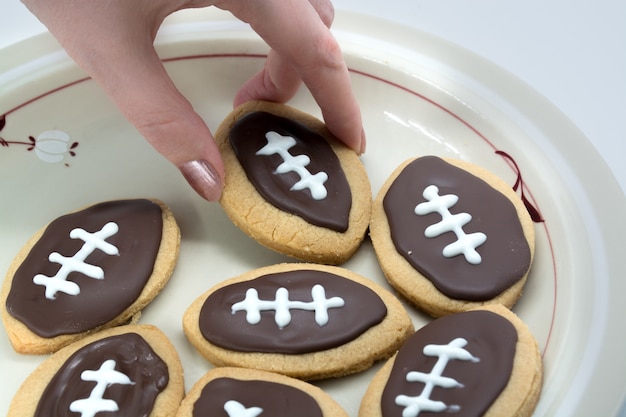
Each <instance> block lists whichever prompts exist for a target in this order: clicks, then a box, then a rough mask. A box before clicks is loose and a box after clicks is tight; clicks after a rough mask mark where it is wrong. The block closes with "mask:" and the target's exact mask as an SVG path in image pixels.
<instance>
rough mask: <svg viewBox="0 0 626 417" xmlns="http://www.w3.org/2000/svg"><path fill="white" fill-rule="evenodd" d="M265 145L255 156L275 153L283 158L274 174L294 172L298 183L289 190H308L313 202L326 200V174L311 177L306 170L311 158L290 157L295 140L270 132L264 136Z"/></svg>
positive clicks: (304, 156)
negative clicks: (298, 178)
mask: <svg viewBox="0 0 626 417" xmlns="http://www.w3.org/2000/svg"><path fill="white" fill-rule="evenodd" d="M265 138H266V139H267V145H265V146H264V147H262V148H261V149H259V150H258V151H257V153H256V155H273V154H275V153H277V154H278V155H280V156H281V158H283V161H284V162H283V163H282V164H280V165H279V166H278V168H276V171H275V173H276V174H285V173H287V172H295V173H297V174H298V175H299V176H300V181H298V182H297V183H295V184H294V185H293V186H292V187H291V190H296V191H299V190H304V189H305V188H308V189H309V190H310V191H311V196H312V197H313V199H314V200H323V199H325V198H326V195H327V194H328V191H327V190H326V187H325V186H324V183H325V182H326V181H327V180H328V174H326V173H325V172H324V171H320V172H318V173H317V174H315V175H313V174H311V173H310V172H309V170H308V169H306V166H307V165H309V163H311V158H309V157H308V156H306V155H298V156H292V155H291V154H290V153H289V149H290V148H291V147H292V146H294V145H295V144H296V140H295V139H294V138H292V137H291V136H283V135H281V134H278V133H276V132H273V131H270V132H267V133H266V134H265Z"/></svg>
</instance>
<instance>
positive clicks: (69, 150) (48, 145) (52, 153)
mask: <svg viewBox="0 0 626 417" xmlns="http://www.w3.org/2000/svg"><path fill="white" fill-rule="evenodd" d="M5 126H6V115H5V116H0V131H2V129H4V127H5ZM11 145H23V146H27V148H26V150H27V151H33V150H34V151H35V155H37V157H38V158H39V159H40V160H42V161H44V162H47V163H50V164H56V163H59V162H62V161H63V160H65V158H66V156H67V155H69V156H72V157H73V156H76V152H75V151H74V149H76V147H78V142H76V141H74V142H72V141H71V138H70V135H68V134H67V133H66V132H64V131H62V130H56V129H55V130H46V131H45V132H42V133H40V134H39V135H38V136H37V137H34V136H28V141H12V140H6V139H4V138H2V137H0V146H3V147H9V146H11ZM65 165H66V166H68V164H65Z"/></svg>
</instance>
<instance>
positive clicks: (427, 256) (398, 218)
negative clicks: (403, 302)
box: [383, 156, 531, 301]
mask: <svg viewBox="0 0 626 417" xmlns="http://www.w3.org/2000/svg"><path fill="white" fill-rule="evenodd" d="M429 185H436V186H437V187H438V188H439V195H440V196H443V195H446V194H455V195H457V196H458V197H459V200H458V202H457V203H456V204H455V205H454V206H452V207H451V208H450V212H451V213H453V214H456V213H461V212H465V213H469V214H470V215H471V216H472V220H471V221H470V222H469V223H467V224H466V225H465V226H464V227H463V230H464V231H465V232H466V233H468V234H469V233H473V232H482V233H485V234H486V235H487V240H486V242H485V243H483V244H482V245H481V246H479V247H478V248H477V251H478V253H479V254H480V255H481V257H482V262H481V263H480V264H478V265H472V264H469V263H468V262H467V261H466V260H465V258H464V257H463V256H462V255H461V256H455V257H452V258H445V257H443V255H442V251H443V248H444V247H445V246H446V245H448V244H449V243H452V242H454V241H455V240H456V236H455V234H454V233H451V232H448V233H444V234H442V235H440V236H439V237H436V238H427V237H425V236H424V230H425V229H426V228H427V227H428V226H430V225H432V224H435V223H437V222H439V221H440V220H441V215H439V214H438V213H431V214H426V215H416V214H415V212H414V209H415V207H416V206H417V205H418V204H420V203H422V202H424V201H426V199H425V198H424V197H423V196H422V193H423V191H424V189H425V188H426V187H428V186H429ZM383 205H384V209H385V213H386V215H387V219H388V221H389V226H390V229H391V238H392V240H393V243H394V245H395V247H396V250H397V251H398V253H399V254H401V255H402V256H403V257H404V258H405V259H406V260H407V261H408V262H409V263H410V264H411V265H412V266H413V268H415V269H416V270H418V271H419V272H420V273H421V274H422V275H424V276H425V277H426V278H427V279H429V280H430V281H431V282H432V283H433V284H434V285H435V287H436V288H437V289H438V290H439V291H441V292H442V293H443V294H445V295H446V296H448V297H450V298H455V299H459V300H469V301H486V300H490V299H492V298H494V297H496V296H498V295H499V294H500V293H502V292H503V291H504V290H506V289H507V288H509V287H510V286H512V285H513V284H515V283H516V282H518V281H519V280H520V279H521V278H522V277H523V276H524V275H525V274H526V272H527V271H528V269H529V268H530V261H531V254H530V248H529V246H528V242H527V241H526V238H525V236H524V231H523V229H522V226H521V223H520V221H519V218H518V214H517V211H516V210H515V207H514V206H513V204H512V203H511V201H510V200H509V199H508V198H506V197H505V196H504V195H503V194H501V193H500V192H498V191H497V190H495V189H494V188H492V187H491V186H490V185H489V184H487V183H486V182H485V181H483V180H482V179H480V178H478V177H476V176H474V175H471V174H470V173H468V172H467V171H465V170H462V169H460V168H457V167H455V166H453V165H451V164H449V163H447V162H445V161H444V160H443V159H440V158H437V157H433V156H427V157H422V158H418V159H416V160H414V161H413V162H411V163H410V164H409V165H407V166H406V167H405V168H404V170H403V171H402V172H401V173H400V175H398V177H397V178H396V179H395V181H394V182H393V184H392V185H391V187H390V188H389V190H388V192H387V194H386V195H385V197H384V200H383Z"/></svg>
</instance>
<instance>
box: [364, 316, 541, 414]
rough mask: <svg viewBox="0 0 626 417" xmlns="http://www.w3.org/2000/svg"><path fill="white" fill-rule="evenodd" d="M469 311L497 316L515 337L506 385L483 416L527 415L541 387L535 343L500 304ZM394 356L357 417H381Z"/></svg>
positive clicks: (375, 377) (368, 391)
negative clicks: (506, 323) (483, 311)
mask: <svg viewBox="0 0 626 417" xmlns="http://www.w3.org/2000/svg"><path fill="white" fill-rule="evenodd" d="M472 310H486V311H491V312H493V313H496V314H499V315H500V316H502V317H504V318H505V319H507V320H508V321H509V322H511V323H512V324H513V326H514V327H515V329H516V330H517V335H518V340H517V344H516V353H515V359H514V360H513V369H512V371H511V377H510V379H509V382H508V384H507V385H506V387H505V388H504V390H503V391H502V392H501V393H500V395H499V396H498V398H497V399H496V400H495V401H494V403H493V404H492V405H491V407H490V408H489V409H488V410H487V412H486V413H485V414H484V417H529V416H531V415H532V414H533V411H534V410H535V407H536V406H537V402H538V401H539V395H540V393H541V388H542V384H543V363H542V358H541V353H540V351H539V347H538V346H537V341H536V340H535V338H534V336H533V335H532V333H531V332H530V330H529V329H528V327H527V326H526V324H524V322H522V320H521V319H520V318H519V317H517V315H515V314H514V313H513V312H511V311H510V310H509V309H507V308H506V307H504V306H502V305H498V304H494V305H486V306H482V307H480V308H476V309H472ZM395 357H396V356H395V355H394V357H392V358H391V359H389V360H388V361H387V363H385V365H384V366H383V367H382V368H381V369H380V370H379V371H378V372H377V373H376V375H375V376H374V378H373V379H372V382H371V383H370V385H369V386H368V388H367V391H366V392H365V395H364V396H363V399H362V401H361V406H360V408H359V417H382V412H381V407H380V402H381V398H382V393H383V390H384V388H385V385H386V383H387V379H388V378H389V375H390V374H391V369H392V367H393V363H394V360H395ZM488 382H489V381H485V383H488Z"/></svg>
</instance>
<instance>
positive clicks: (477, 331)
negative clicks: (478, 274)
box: [381, 310, 517, 417]
mask: <svg viewBox="0 0 626 417" xmlns="http://www.w3.org/2000/svg"><path fill="white" fill-rule="evenodd" d="M459 337H461V338H464V339H465V340H467V342H468V343H467V345H466V346H465V347H464V349H465V350H467V351H468V352H469V353H470V354H471V355H472V356H473V357H475V358H478V361H477V362H476V361H462V360H450V361H449V362H448V363H447V365H446V367H445V368H444V370H443V372H442V374H441V375H442V376H443V377H447V378H453V379H455V380H456V381H457V382H458V383H460V384H462V385H463V386H462V387H453V388H442V387H435V388H433V390H432V393H431V395H430V396H429V397H428V398H429V399H430V400H433V401H442V402H444V403H445V404H446V405H447V406H448V407H449V406H452V405H456V406H460V407H461V408H460V410H459V411H458V412H457V413H453V415H462V416H463V417H474V416H475V417H479V416H482V415H483V414H484V413H485V412H486V411H487V409H489V407H490V406H491V404H492V403H493V402H494V401H495V399H496V398H497V397H498V396H499V395H500V393H501V392H502V390H503V389H504V388H505V387H506V385H507V383H508V381H509V379H510V376H511V372H512V369H513V360H514V358H515V352H516V344H517V331H516V329H515V327H514V326H513V325H512V324H511V323H510V322H509V321H508V320H506V319H505V318H503V317H502V316H499V315H498V314H495V313H492V312H490V311H483V310H478V311H470V312H466V313H457V314H452V315H449V316H445V317H441V318H439V319H437V320H434V321H432V322H430V323H429V324H427V325H426V326H424V327H423V328H421V329H420V330H418V331H417V332H416V333H415V334H413V336H411V337H410V338H409V339H408V340H407V341H406V343H405V344H404V345H403V346H402V348H401V349H400V351H399V352H398V355H397V357H396V359H395V362H394V364H393V368H392V371H391V374H390V376H389V379H388V381H387V384H386V385H385V388H384V390H383V395H382V399H381V410H382V415H383V416H384V417H401V416H402V411H403V409H404V407H402V406H399V405H397V404H396V397H397V396H398V395H408V396H411V397H413V396H419V395H420V394H421V393H422V391H423V389H424V387H425V384H424V383H422V382H415V381H413V382H407V380H406V376H407V373H408V372H411V371H418V372H422V373H424V374H429V373H430V372H431V371H432V370H433V367H434V365H435V363H436V362H437V359H438V358H437V357H436V356H435V357H433V356H426V355H424V354H423V353H422V352H423V350H424V347H425V346H426V345H430V344H435V345H447V344H448V343H450V342H451V341H452V340H454V339H456V338H459ZM442 414H443V415H448V413H446V412H445V411H444V412H442V413H435V412H423V413H422V412H420V414H419V415H420V417H427V416H436V415H438V416H441V415H442Z"/></svg>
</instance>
